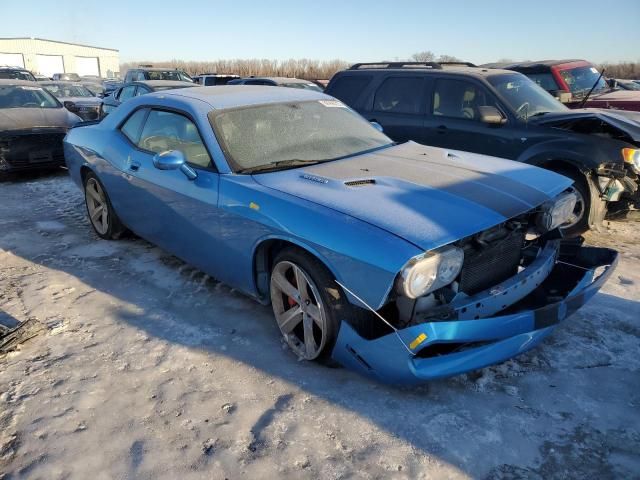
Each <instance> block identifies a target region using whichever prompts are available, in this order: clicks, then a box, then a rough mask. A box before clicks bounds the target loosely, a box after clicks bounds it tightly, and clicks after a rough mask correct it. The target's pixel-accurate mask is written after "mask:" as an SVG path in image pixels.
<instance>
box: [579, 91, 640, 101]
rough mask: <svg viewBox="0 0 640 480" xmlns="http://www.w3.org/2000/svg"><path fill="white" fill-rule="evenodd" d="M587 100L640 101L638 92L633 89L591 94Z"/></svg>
mask: <svg viewBox="0 0 640 480" xmlns="http://www.w3.org/2000/svg"><path fill="white" fill-rule="evenodd" d="M589 100H600V101H615V102H640V92H639V91H634V90H609V91H607V92H603V93H597V94H591V96H590V97H589Z"/></svg>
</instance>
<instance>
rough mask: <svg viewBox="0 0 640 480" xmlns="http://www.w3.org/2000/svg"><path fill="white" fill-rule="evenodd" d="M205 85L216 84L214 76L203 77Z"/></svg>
mask: <svg viewBox="0 0 640 480" xmlns="http://www.w3.org/2000/svg"><path fill="white" fill-rule="evenodd" d="M204 84H205V86H211V85H215V84H216V77H204Z"/></svg>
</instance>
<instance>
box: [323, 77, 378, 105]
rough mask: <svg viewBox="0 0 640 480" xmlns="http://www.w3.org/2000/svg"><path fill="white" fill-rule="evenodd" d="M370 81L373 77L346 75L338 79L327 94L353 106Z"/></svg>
mask: <svg viewBox="0 0 640 480" xmlns="http://www.w3.org/2000/svg"><path fill="white" fill-rule="evenodd" d="M370 81H371V75H345V76H343V77H340V78H338V79H337V80H336V81H335V82H334V83H333V84H332V85H331V88H330V91H329V92H327V93H328V94H329V95H331V96H333V97H336V98H337V99H338V100H342V101H343V102H344V103H346V104H347V105H349V106H353V104H354V103H355V101H356V100H357V99H358V97H359V96H360V94H361V93H362V91H363V90H364V89H365V87H366V86H367V85H369V82H370Z"/></svg>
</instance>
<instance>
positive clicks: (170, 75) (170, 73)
mask: <svg viewBox="0 0 640 480" xmlns="http://www.w3.org/2000/svg"><path fill="white" fill-rule="evenodd" d="M147 77H148V78H149V80H178V81H182V82H193V79H192V78H191V77H190V76H189V75H187V74H186V73H184V72H180V71H179V70H163V71H159V70H149V71H148V72H147Z"/></svg>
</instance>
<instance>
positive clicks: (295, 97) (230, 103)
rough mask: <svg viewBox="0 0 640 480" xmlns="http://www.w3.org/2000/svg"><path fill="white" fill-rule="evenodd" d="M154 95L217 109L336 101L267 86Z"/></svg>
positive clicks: (189, 89)
mask: <svg viewBox="0 0 640 480" xmlns="http://www.w3.org/2000/svg"><path fill="white" fill-rule="evenodd" d="M152 95H160V96H164V95H167V96H172V97H173V96H176V97H186V98H193V99H197V100H201V101H203V102H206V103H208V104H209V105H210V106H211V107H213V108H215V109H226V108H237V107H245V106H250V105H262V104H266V103H283V102H306V101H313V100H335V99H334V98H333V97H330V96H329V95H325V94H324V93H320V92H316V91H313V90H305V89H301V88H273V87H269V86H266V85H221V86H217V87H194V88H182V89H179V90H167V91H162V92H157V93H155V94H152Z"/></svg>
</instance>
